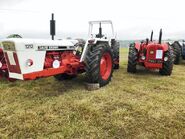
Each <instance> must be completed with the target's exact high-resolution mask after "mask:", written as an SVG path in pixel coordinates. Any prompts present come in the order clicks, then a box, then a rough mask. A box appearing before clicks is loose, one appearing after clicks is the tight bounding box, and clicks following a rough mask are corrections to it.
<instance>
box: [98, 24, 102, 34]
mask: <svg viewBox="0 0 185 139" xmlns="http://www.w3.org/2000/svg"><path fill="white" fill-rule="evenodd" d="M99 37H100V38H102V27H101V22H100V27H99Z"/></svg>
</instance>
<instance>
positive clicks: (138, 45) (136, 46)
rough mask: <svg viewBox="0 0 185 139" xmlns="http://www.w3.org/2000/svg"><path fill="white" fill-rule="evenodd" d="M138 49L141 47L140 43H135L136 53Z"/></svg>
mask: <svg viewBox="0 0 185 139" xmlns="http://www.w3.org/2000/svg"><path fill="white" fill-rule="evenodd" d="M140 47H141V43H139V42H135V48H136V49H137V51H138V52H139V50H140Z"/></svg>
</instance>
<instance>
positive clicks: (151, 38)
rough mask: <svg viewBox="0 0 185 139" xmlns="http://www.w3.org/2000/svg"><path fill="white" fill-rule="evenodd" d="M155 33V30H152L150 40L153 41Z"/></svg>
mask: <svg viewBox="0 0 185 139" xmlns="http://www.w3.org/2000/svg"><path fill="white" fill-rule="evenodd" d="M153 34H154V32H153V30H152V32H151V36H150V41H151V42H152V41H153Z"/></svg>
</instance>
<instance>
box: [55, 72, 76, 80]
mask: <svg viewBox="0 0 185 139" xmlns="http://www.w3.org/2000/svg"><path fill="white" fill-rule="evenodd" d="M75 77H76V75H69V74H66V73H64V74H58V75H55V76H54V78H55V79H56V80H58V81H63V80H71V79H73V78H75Z"/></svg>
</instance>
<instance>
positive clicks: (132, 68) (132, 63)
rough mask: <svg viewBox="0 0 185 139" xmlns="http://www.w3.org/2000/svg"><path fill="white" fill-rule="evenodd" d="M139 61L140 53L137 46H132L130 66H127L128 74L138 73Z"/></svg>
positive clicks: (129, 57) (129, 55)
mask: <svg viewBox="0 0 185 139" xmlns="http://www.w3.org/2000/svg"><path fill="white" fill-rule="evenodd" d="M137 59H138V51H137V49H136V48H135V44H134V43H133V44H130V46H129V53H128V65H127V72H130V73H136V71H137V69H136V65H137Z"/></svg>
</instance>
